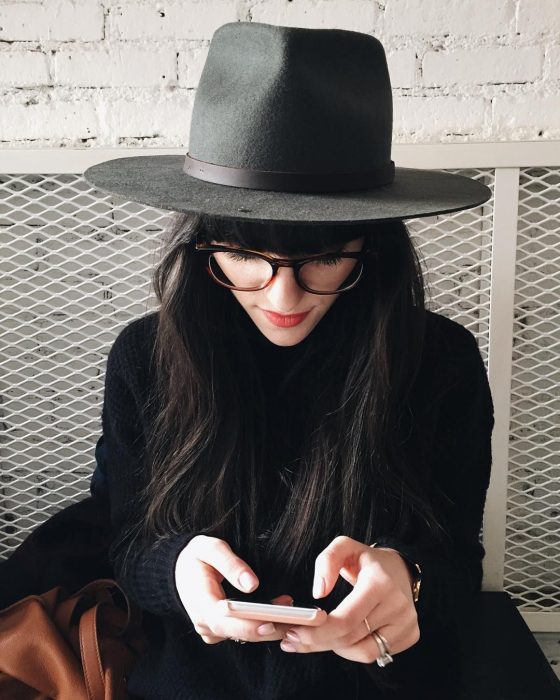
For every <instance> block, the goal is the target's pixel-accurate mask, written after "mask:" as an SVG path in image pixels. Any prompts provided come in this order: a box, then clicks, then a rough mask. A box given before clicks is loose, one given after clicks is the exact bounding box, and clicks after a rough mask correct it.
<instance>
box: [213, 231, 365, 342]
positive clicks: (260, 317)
mask: <svg viewBox="0 0 560 700" xmlns="http://www.w3.org/2000/svg"><path fill="white" fill-rule="evenodd" d="M215 243H216V241H212V244H215ZM363 243H364V237H363V236H361V237H360V238H356V239H354V240H352V241H349V242H347V243H346V244H344V245H343V246H336V247H334V248H330V249H329V252H330V251H331V250H332V251H338V252H343V251H345V252H355V251H359V250H361V249H362V246H363ZM231 247H235V246H233V245H232V246H231ZM262 252H263V253H264V254H265V255H270V257H280V258H281V257H287V256H281V255H275V254H274V253H269V252H267V251H264V250H263V251H262ZM297 257H302V256H297ZM297 257H295V256H294V259H297ZM229 291H230V292H231V293H232V294H233V296H234V297H235V298H236V299H237V301H238V302H239V303H240V304H241V306H242V307H243V308H244V309H245V311H246V312H247V314H248V315H249V316H250V318H251V320H252V321H253V323H254V324H255V325H256V326H257V328H258V329H259V331H260V332H261V333H262V334H263V335H264V336H265V337H266V338H267V339H268V340H269V341H270V342H271V343H274V344H275V345H281V346H290V345H297V343H299V342H301V341H302V340H303V339H304V338H306V337H307V336H308V335H309V333H311V331H312V330H313V329H314V328H315V326H316V325H317V324H318V323H319V321H320V320H321V319H322V318H323V316H324V315H325V314H326V313H327V311H328V310H329V309H330V307H331V306H332V305H333V304H334V302H335V301H336V300H337V298H338V297H339V296H340V293H339V294H325V295H322V294H311V293H310V292H306V291H305V290H304V289H302V288H301V287H300V286H299V285H298V284H297V282H296V279H295V275H294V271H293V270H292V269H291V268H289V267H280V268H278V272H277V273H276V277H275V278H274V279H273V281H272V282H271V283H270V284H269V285H268V287H266V288H265V289H259V290H258V291H256V292H238V291H236V290H233V289H231V290H229ZM342 293H344V292H342ZM267 312H270V313H267ZM297 314H305V316H304V317H303V318H301V320H299V319H298V318H294V319H289V318H282V315H284V317H285V316H286V315H292V316H296V315H297ZM275 321H276V322H275ZM297 321H299V322H297ZM293 322H296V323H295V325H288V324H290V323H293ZM278 324H280V325H278Z"/></svg>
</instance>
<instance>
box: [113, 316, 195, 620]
mask: <svg viewBox="0 0 560 700" xmlns="http://www.w3.org/2000/svg"><path fill="white" fill-rule="evenodd" d="M142 342H143V339H142V338H141V328H140V327H139V324H138V322H134V323H133V324H131V325H130V326H127V327H126V328H125V329H124V331H122V332H121V334H120V335H119V336H118V338H117V339H116V341H115V343H114V344H113V347H112V348H111V351H110V353H109V357H108V360H107V371H106V375H105V395H104V402H103V414H102V424H103V438H104V460H105V471H106V477H107V488H108V494H109V501H110V508H111V525H112V529H113V532H114V536H113V540H112V544H111V546H110V548H109V560H110V562H111V564H112V566H113V569H114V572H115V579H116V580H117V581H118V582H119V583H120V584H121V585H122V587H123V589H124V590H125V592H126V593H127V594H128V595H129V596H130V598H131V599H132V600H133V601H134V602H136V603H137V604H138V605H139V606H140V607H141V608H143V609H144V610H147V611H149V612H152V613H154V614H157V615H164V614H171V613H177V614H179V615H180V616H182V617H186V618H187V619H189V618H188V615H187V613H186V610H185V608H184V606H183V604H182V603H181V600H180V598H179V594H178V592H177V588H176V586H175V562H176V560H177V557H178V556H179V553H180V552H181V550H182V549H183V548H184V547H185V545H186V544H187V543H188V541H189V540H190V539H191V538H192V537H193V536H194V533H190V532H182V533H179V534H175V535H170V536H169V537H168V538H166V539H164V540H163V541H158V542H157V543H155V540H154V541H153V542H147V543H142V544H140V542H139V538H138V537H137V536H136V535H135V534H134V530H133V531H132V533H129V532H128V531H129V526H130V525H131V524H133V523H135V522H137V521H138V519H139V518H138V512H137V510H136V509H137V507H138V505H137V504H138V496H139V493H140V490H141V488H142V487H143V486H144V485H145V484H146V481H147V470H146V464H145V456H144V453H145V442H146V440H145V428H144V425H145V422H144V420H143V418H142V400H143V399H142V397H143V395H144V394H145V392H144V391H143V383H145V382H147V377H148V374H149V373H148V371H147V369H146V368H145V366H144V365H145V360H144V356H145V353H144V352H143V351H142ZM125 559H126V561H125ZM125 564H126V566H125Z"/></svg>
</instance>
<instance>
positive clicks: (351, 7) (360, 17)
mask: <svg viewBox="0 0 560 700" xmlns="http://www.w3.org/2000/svg"><path fill="white" fill-rule="evenodd" d="M378 16H379V10H378V8H377V4H376V3H375V2H372V1H371V0H351V1H350V2H349V0H325V1H324V2H317V1H316V0H296V2H287V0H278V1H273V2H271V1H270V0H264V1H262V0H261V2H256V3H255V4H254V5H251V19H252V21H253V22H264V23H266V24H279V25H283V26H286V27H310V28H315V27H316V28H321V29H327V28H333V29H349V30H350V31H355V32H363V33H364V34H372V33H373V31H374V28H375V27H376V25H377V18H378Z"/></svg>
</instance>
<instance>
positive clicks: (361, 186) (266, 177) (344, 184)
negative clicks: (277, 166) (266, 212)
mask: <svg viewBox="0 0 560 700" xmlns="http://www.w3.org/2000/svg"><path fill="white" fill-rule="evenodd" d="M183 171H184V172H185V173H186V174H187V175H190V176H191V177H195V178H197V179H198V180H205V181H206V182H214V183H216V184H218V185H229V186H231V187H246V188H248V189H251V190H277V191H280V192H345V191H353V190H367V189H371V188H372V187H381V186H382V185H389V184H391V183H392V182H393V180H394V178H395V163H394V162H393V161H392V160H391V161H389V163H387V165H384V166H381V167H379V168H375V169H374V170H368V171H364V172H351V173H325V172H319V173H309V172H277V171H274V170H250V169H246V168H232V167H230V166H226V165H216V164H215V163H207V162H205V161H203V160H197V159H196V158H193V157H192V156H190V155H189V154H188V153H187V155H186V156H185V162H184V164H183Z"/></svg>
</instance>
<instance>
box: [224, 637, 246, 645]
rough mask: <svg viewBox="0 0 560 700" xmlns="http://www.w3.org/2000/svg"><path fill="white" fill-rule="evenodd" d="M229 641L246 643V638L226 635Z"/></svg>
mask: <svg viewBox="0 0 560 700" xmlns="http://www.w3.org/2000/svg"><path fill="white" fill-rule="evenodd" d="M228 639H229V640H230V641H231V642H237V643H238V644H247V640H246V639H234V638H233V637H228Z"/></svg>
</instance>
